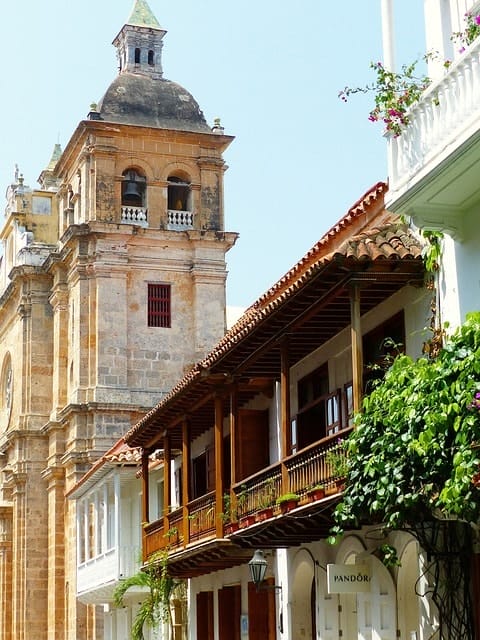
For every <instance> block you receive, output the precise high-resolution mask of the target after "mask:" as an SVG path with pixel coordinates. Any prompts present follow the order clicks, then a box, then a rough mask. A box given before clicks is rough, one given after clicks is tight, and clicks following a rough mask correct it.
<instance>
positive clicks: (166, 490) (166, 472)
mask: <svg viewBox="0 0 480 640" xmlns="http://www.w3.org/2000/svg"><path fill="white" fill-rule="evenodd" d="M163 454H164V462H163V504H164V511H163V530H164V532H165V531H168V530H169V528H170V524H169V519H168V515H169V512H170V506H171V497H170V471H171V460H170V438H169V437H168V435H165V437H164V438H163ZM162 546H163V545H162Z"/></svg>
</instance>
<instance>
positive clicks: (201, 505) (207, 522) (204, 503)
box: [188, 491, 216, 540]
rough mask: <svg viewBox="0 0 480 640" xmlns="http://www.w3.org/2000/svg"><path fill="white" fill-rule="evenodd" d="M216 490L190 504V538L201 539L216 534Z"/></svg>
mask: <svg viewBox="0 0 480 640" xmlns="http://www.w3.org/2000/svg"><path fill="white" fill-rule="evenodd" d="M215 522H216V518H215V492H213V491H212V492H211V493H207V494H206V495H204V496H202V497H201V498H197V499H196V500H193V502H190V504H189V505H188V530H189V538H190V540H199V539H200V538H205V537H206V536H209V535H214V534H215Z"/></svg>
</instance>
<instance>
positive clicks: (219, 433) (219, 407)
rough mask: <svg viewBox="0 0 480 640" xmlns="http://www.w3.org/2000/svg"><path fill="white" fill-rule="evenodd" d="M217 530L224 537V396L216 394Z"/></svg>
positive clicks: (218, 535) (218, 534) (219, 536)
mask: <svg viewBox="0 0 480 640" xmlns="http://www.w3.org/2000/svg"><path fill="white" fill-rule="evenodd" d="M214 428H215V530H216V536H217V538H223V523H222V520H221V518H219V517H218V514H219V513H222V511H223V492H224V486H223V397H222V396H221V395H220V394H219V393H217V394H216V395H215V427H214Z"/></svg>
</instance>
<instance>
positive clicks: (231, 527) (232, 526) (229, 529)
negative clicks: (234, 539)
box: [225, 522, 240, 536]
mask: <svg viewBox="0 0 480 640" xmlns="http://www.w3.org/2000/svg"><path fill="white" fill-rule="evenodd" d="M239 527H240V524H239V523H238V522H229V523H228V524H226V525H225V535H227V536H229V535H230V534H232V533H235V531H238V529H239Z"/></svg>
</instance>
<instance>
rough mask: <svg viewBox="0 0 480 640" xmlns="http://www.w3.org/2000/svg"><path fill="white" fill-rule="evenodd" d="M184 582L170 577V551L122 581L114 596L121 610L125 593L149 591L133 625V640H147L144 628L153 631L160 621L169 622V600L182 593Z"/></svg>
mask: <svg viewBox="0 0 480 640" xmlns="http://www.w3.org/2000/svg"><path fill="white" fill-rule="evenodd" d="M183 586H184V584H183V581H181V580H175V579H174V578H172V577H171V576H169V575H168V552H167V551H164V552H159V553H158V554H157V555H156V556H155V557H154V558H152V559H151V562H150V563H149V564H148V565H146V566H145V567H144V568H143V569H141V570H140V571H138V573H136V574H134V575H133V576H129V577H128V578H126V579H125V580H122V581H121V582H120V584H119V585H118V586H117V587H116V589H115V591H114V593H113V603H114V605H115V606H116V607H122V606H123V604H124V597H125V594H126V593H127V591H128V590H129V589H132V588H133V587H143V588H144V589H145V591H146V595H145V598H144V599H143V600H142V603H141V605H140V608H139V609H138V611H137V614H136V616H135V619H134V621H133V624H132V640H144V634H143V630H144V625H147V626H149V627H151V628H153V629H155V628H157V627H158V625H159V624H160V622H170V623H171V614H170V600H171V598H172V597H173V595H174V593H175V591H181V590H182V587H183Z"/></svg>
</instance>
